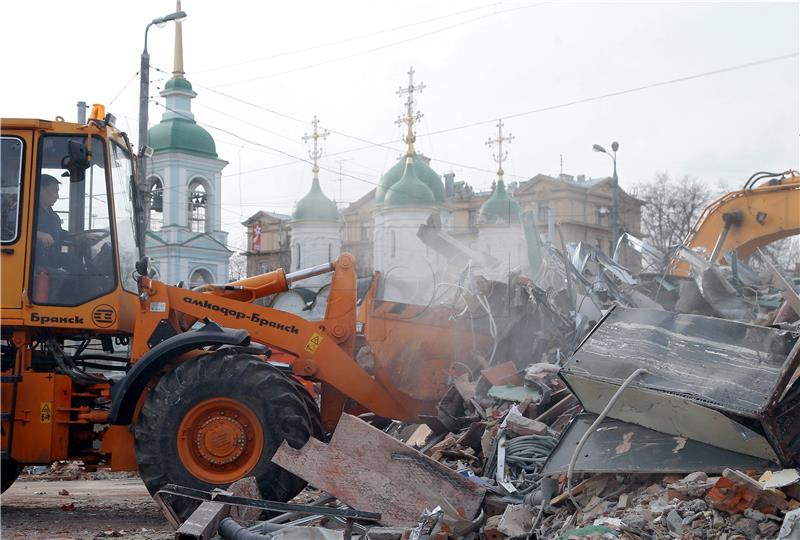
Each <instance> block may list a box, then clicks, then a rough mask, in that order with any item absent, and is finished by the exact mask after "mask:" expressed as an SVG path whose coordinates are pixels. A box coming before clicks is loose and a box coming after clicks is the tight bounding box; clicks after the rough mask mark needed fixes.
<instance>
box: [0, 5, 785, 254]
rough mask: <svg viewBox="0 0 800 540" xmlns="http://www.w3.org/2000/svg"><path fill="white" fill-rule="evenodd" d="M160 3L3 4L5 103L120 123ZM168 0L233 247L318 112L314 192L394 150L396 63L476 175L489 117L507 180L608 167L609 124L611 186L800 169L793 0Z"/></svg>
mask: <svg viewBox="0 0 800 540" xmlns="http://www.w3.org/2000/svg"><path fill="white" fill-rule="evenodd" d="M174 8H175V4H174V2H170V1H167V0H158V1H147V2H112V1H109V0H103V1H101V0H96V1H89V0H82V1H80V2H63V1H55V0H53V1H34V0H31V1H27V2H13V3H11V2H4V3H3V5H2V8H0V9H1V10H2V16H1V17H0V19H2V22H1V23H0V24H1V25H2V26H1V27H0V28H1V29H2V36H3V42H4V44H5V46H6V54H4V55H3V60H2V73H3V76H2V79H3V83H2V85H0V116H3V117H39V118H53V117H55V116H56V115H62V116H64V117H65V118H67V119H68V120H74V119H75V118H76V107H75V103H76V102H77V101H79V100H85V101H87V102H89V103H93V102H98V103H104V104H106V105H107V106H108V107H109V110H110V111H111V112H113V113H114V114H116V115H117V117H118V118H119V125H120V127H121V128H122V129H123V130H125V131H127V132H128V133H129V134H131V136H132V138H133V139H135V138H136V132H137V119H136V118H137V114H138V92H139V87H138V77H137V76H136V73H137V70H138V68H139V55H140V53H141V49H142V41H143V36H144V29H145V26H146V25H147V23H148V22H149V21H150V20H151V19H153V18H155V17H157V16H160V15H165V14H167V13H169V12H171V11H173V10H174ZM182 8H183V9H184V11H186V12H187V13H188V19H187V20H186V21H185V22H184V23H183V39H184V58H185V61H184V63H185V70H186V77H187V79H189V80H190V81H191V82H192V84H193V85H194V89H195V91H197V93H198V97H197V99H195V100H194V101H193V112H194V113H195V115H196V119H197V121H198V122H199V123H201V124H203V125H205V127H206V128H207V129H208V130H209V132H210V133H211V134H212V135H213V136H214V138H215V140H216V143H217V152H218V153H219V155H220V157H221V158H222V159H225V160H227V161H228V162H229V165H228V166H227V167H226V168H225V169H224V171H223V213H222V216H223V224H224V228H225V229H226V230H229V231H230V232H231V233H232V234H231V235H230V238H229V243H230V244H231V245H232V246H233V247H239V246H241V245H242V238H243V228H242V227H241V226H239V225H238V224H239V222H241V221H242V220H243V219H245V218H246V217H247V216H249V215H252V214H253V213H255V212H256V211H258V210H272V211H278V212H283V213H290V212H291V209H292V207H293V205H294V202H295V201H296V200H297V199H299V198H300V197H302V196H303V195H304V194H305V192H306V191H307V190H308V188H309V186H310V183H311V171H310V166H309V165H308V164H307V163H304V162H302V161H299V160H298V159H296V158H300V157H303V158H304V157H306V148H305V145H304V143H303V142H302V141H301V137H302V136H303V134H304V133H306V132H307V131H308V130H309V129H310V126H309V124H310V121H311V119H312V118H313V116H314V115H315V114H316V115H318V116H319V117H320V119H321V124H322V126H324V127H326V128H328V129H329V130H330V131H331V132H332V133H331V134H330V136H329V137H328V139H327V141H326V142H325V144H324V149H325V152H326V155H325V157H323V159H322V163H321V166H322V167H323V171H322V172H321V174H320V176H321V180H322V187H323V189H324V190H325V192H326V193H327V194H328V195H329V196H330V197H332V198H335V199H337V200H340V199H343V200H344V201H353V200H355V199H357V198H358V197H360V196H361V195H363V194H364V193H366V192H367V191H368V190H369V189H371V188H372V187H374V184H375V183H376V182H377V181H378V180H379V178H380V176H381V174H382V173H383V172H384V171H385V170H386V169H387V168H388V167H389V166H391V164H393V163H394V162H395V161H396V160H397V158H398V157H399V155H400V152H401V151H402V148H403V144H402V142H401V141H400V137H401V132H400V128H398V127H397V126H395V124H394V120H395V119H396V118H397V116H398V115H399V114H401V113H402V112H403V102H402V100H401V99H400V98H399V97H398V96H397V95H396V94H395V92H396V90H397V88H398V87H399V86H400V85H403V84H406V82H407V75H406V72H407V71H408V68H409V66H411V65H413V66H414V69H415V70H416V73H417V75H416V77H417V80H418V81H421V82H424V83H425V84H426V86H427V88H425V90H424V91H423V92H422V94H421V95H420V96H419V109H420V110H421V111H422V112H423V113H424V115H425V116H424V118H423V120H422V122H421V124H420V125H419V126H418V144H417V147H418V149H419V150H420V151H422V152H424V153H425V154H427V155H429V156H431V158H432V159H433V161H432V166H433V167H434V168H435V169H436V170H437V171H438V172H439V173H440V174H441V173H444V172H447V171H449V170H453V171H455V173H456V177H457V180H458V179H460V180H466V181H468V182H469V183H470V184H471V185H473V187H474V188H475V189H476V190H481V189H487V188H488V187H489V185H490V184H491V182H492V180H493V178H494V174H493V173H492V171H494V170H495V169H496V165H495V163H494V162H493V160H492V155H491V150H490V149H489V148H488V147H487V146H485V144H484V143H485V141H486V140H487V139H488V138H489V137H492V136H494V135H495V134H496V128H495V123H496V119H497V118H499V117H509V118H507V119H506V120H505V129H506V131H507V132H509V133H512V134H513V135H514V136H515V140H514V141H513V142H512V143H511V144H510V145H509V147H508V151H509V159H508V162H507V164H506V166H505V171H506V176H507V179H510V180H515V179H527V178H530V177H531V176H533V175H535V174H537V173H540V172H541V173H546V174H558V172H559V170H560V157H561V156H563V162H564V172H565V173H568V174H573V175H577V174H585V175H587V176H590V177H599V176H606V175H608V174H610V170H611V162H610V160H609V159H608V158H607V157H605V156H603V155H600V154H597V153H594V152H592V151H591V147H592V144H593V143H599V144H603V145H605V146H607V147H609V146H610V144H611V141H613V140H618V141H619V142H620V150H619V160H618V163H619V175H620V183H621V184H622V186H623V187H624V188H629V187H631V186H632V185H634V184H636V183H638V182H641V181H645V180H649V179H652V178H653V177H654V175H655V174H656V173H658V172H662V171H667V172H669V173H670V175H672V176H673V177H677V176H681V175H684V174H686V175H689V176H692V177H696V178H699V179H701V180H702V181H704V182H707V183H708V184H709V185H711V186H713V187H716V186H718V185H719V184H720V182H726V183H727V184H728V185H729V186H731V187H734V186H739V185H740V184H741V183H742V182H743V181H744V180H745V179H746V178H747V177H748V176H749V175H750V174H752V173H753V172H756V171H762V170H767V171H779V170H780V171H782V170H786V169H789V168H794V169H797V168H800V166H799V165H798V162H800V156H799V152H798V133H799V132H800V125H799V124H800V120H799V118H800V104H799V103H800V101H799V98H798V96H800V82H799V79H800V77H799V75H798V73H799V72H800V68H799V64H798V56H797V52H798V49H800V46H799V45H798V35H799V32H798V29H799V26H800V22H799V20H798V19H799V17H800V10H798V4H797V2H787V3H764V2H760V3H705V2H692V3H644V2H640V3H577V2H558V3H546V2H525V1H501V2H492V1H491V0H485V1H483V2H480V1H475V0H469V1H463V0H462V1H448V2H444V1H440V2H431V1H419V2H395V1H391V2H390V1H381V2H366V1H364V2H355V1H336V2H330V1H328V2H322V1H320V2H304V1H295V2H244V1H231V0H229V1H227V2H224V3H222V2H210V1H200V0H184V1H183V5H182ZM173 43H174V25H172V24H170V25H167V26H165V27H164V28H155V27H154V28H152V29H151V30H150V37H149V50H150V54H151V64H152V66H154V69H153V70H152V71H151V81H152V85H151V95H152V96H153V97H154V99H155V101H156V102H157V103H153V104H151V106H150V122H151V125H152V124H153V123H156V122H158V121H159V120H160V118H161V114H162V112H163V108H162V107H161V106H160V105H159V104H158V103H163V98H160V96H158V90H159V89H160V88H161V87H163V84H164V82H165V78H168V77H169V76H170V75H168V74H167V75H165V74H164V73H162V72H160V71H158V70H164V71H166V72H171V71H172V58H173ZM786 55H793V56H790V57H788V58H784V59H778V60H770V59H775V58H776V57H780V56H786ZM767 60H769V61H767ZM761 61H766V62H764V63H759V64H757V65H752V66H750V67H746V68H742V69H736V70H732V71H724V72H721V73H716V74H712V75H709V76H705V77H699V78H693V79H690V80H686V81H681V82H676V83H674V84H663V85H658V86H655V87H652V88H647V89H642V90H638V91H632V92H629V93H622V94H620V95H615V96H612V97H606V98H602V96H604V95H607V94H612V93H617V92H621V91H626V90H631V89H637V88H641V87H645V86H650V85H654V84H658V83H664V82H667V81H672V80H675V79H681V78H684V77H690V76H693V75H699V74H703V73H707V72H715V71H718V70H726V69H727V68H731V67H736V66H741V65H743V64H750V63H757V62H761ZM156 68H157V69H158V70H157V69H156ZM590 98H598V99H590ZM584 100H587V101H584ZM246 102H247V103H246ZM575 102H578V103H575ZM543 109H548V110H543ZM531 111H534V112H531ZM536 111H538V112H536ZM527 112H531V113H530V114H522V113H527ZM298 120H300V121H298ZM462 126H469V127H462ZM218 128H219V129H218ZM456 128H460V129H456ZM220 129H221V130H224V131H220ZM376 143H379V144H376ZM287 154H288V156H287ZM340 166H341V169H342V171H343V176H342V181H341V182H339V175H338V171H339V168H340ZM340 190H341V195H340Z"/></svg>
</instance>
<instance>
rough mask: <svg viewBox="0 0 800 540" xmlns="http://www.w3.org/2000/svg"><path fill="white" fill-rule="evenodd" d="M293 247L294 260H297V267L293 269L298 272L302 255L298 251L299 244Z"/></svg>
mask: <svg viewBox="0 0 800 540" xmlns="http://www.w3.org/2000/svg"><path fill="white" fill-rule="evenodd" d="M294 247H295V252H296V253H295V254H296V257H295V259H297V265H296V266H295V267H294V269H295V270H300V264H301V263H300V257H301V255H302V253H301V251H300V244H295V245H294Z"/></svg>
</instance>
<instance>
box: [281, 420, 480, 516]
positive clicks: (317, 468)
mask: <svg viewBox="0 0 800 540" xmlns="http://www.w3.org/2000/svg"><path fill="white" fill-rule="evenodd" d="M272 461H273V462H275V463H277V464H278V465H280V466H281V467H283V468H284V469H286V470H288V471H290V472H292V473H294V474H296V475H298V476H300V477H301V478H303V479H304V480H306V481H308V482H309V483H311V484H312V485H314V486H315V487H317V488H318V489H321V490H323V491H326V492H328V493H330V494H332V495H335V496H336V497H337V498H338V499H339V500H341V501H342V502H344V503H346V504H347V505H349V506H351V507H353V508H357V509H359V510H366V511H370V512H378V513H380V514H381V516H382V519H381V522H382V523H383V524H385V525H391V526H414V525H416V524H417V521H418V518H419V516H420V514H421V513H422V512H424V511H425V510H431V509H433V508H435V507H436V506H442V507H453V508H455V509H456V511H457V512H458V513H459V517H461V518H463V519H469V520H471V519H473V518H474V517H475V515H476V514H477V512H478V510H479V508H480V505H481V501H482V500H483V495H484V492H485V490H484V489H483V488H481V487H480V486H478V485H477V484H475V483H473V482H471V481H470V480H468V479H467V478H465V477H463V476H461V475H460V474H458V473H456V472H455V471H452V470H450V469H449V468H447V467H445V466H444V465H442V464H440V463H438V462H436V461H434V460H432V459H430V458H429V457H428V456H426V455H424V454H422V453H421V452H418V451H416V450H414V449H413V448H410V447H408V446H407V445H405V444H403V443H402V442H400V441H398V440H396V439H394V438H393V437H390V436H389V435H387V434H385V433H383V432H382V431H380V430H378V429H375V428H374V427H372V426H370V425H369V424H367V423H366V422H363V421H362V420H359V419H358V418H356V417H354V416H350V415H348V414H344V415H342V418H341V419H340V420H339V425H338V427H337V428H336V432H335V433H334V434H333V438H332V439H331V442H330V444H324V443H322V442H320V441H318V440H316V439H314V438H311V439H309V440H308V442H307V443H306V445H305V446H304V447H303V448H301V449H299V450H295V449H293V448H291V447H290V446H289V445H288V444H286V442H285V441H284V443H283V444H282V445H281V447H280V448H279V449H278V451H277V452H276V453H275V455H274V456H273V457H272Z"/></svg>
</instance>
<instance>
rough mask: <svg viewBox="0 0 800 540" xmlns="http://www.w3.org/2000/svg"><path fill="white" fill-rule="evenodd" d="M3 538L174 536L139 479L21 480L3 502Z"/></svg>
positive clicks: (150, 539) (147, 539)
mask: <svg viewBox="0 0 800 540" xmlns="http://www.w3.org/2000/svg"><path fill="white" fill-rule="evenodd" d="M0 516H1V517H2V522H1V525H2V538H3V540H6V539H13V538H48V539H80V540H85V539H86V540H93V539H95V538H125V539H131V540H162V539H163V540H166V539H168V538H174V535H175V533H174V531H172V529H171V528H170V526H169V524H168V523H167V521H166V520H165V519H164V517H163V515H162V514H161V512H160V511H159V509H158V506H156V503H155V502H153V499H152V498H151V497H150V495H149V494H148V493H147V489H146V488H145V487H144V484H142V482H141V480H139V478H138V477H127V478H103V479H77V480H61V479H58V478H53V477H50V476H48V475H39V476H36V475H22V476H21V477H20V478H19V479H18V480H17V481H16V482H15V483H14V485H13V486H11V487H10V488H9V489H8V491H6V492H5V493H3V495H2V497H0Z"/></svg>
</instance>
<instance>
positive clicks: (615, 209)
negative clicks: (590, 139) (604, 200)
mask: <svg viewBox="0 0 800 540" xmlns="http://www.w3.org/2000/svg"><path fill="white" fill-rule="evenodd" d="M592 150H594V151H595V152H601V153H603V154H605V155H607V156H608V157H610V158H611V161H612V162H613V163H614V176H613V178H612V180H611V242H612V245H613V247H612V248H611V251H612V253H611V255H613V251H614V249H616V246H617V241H618V240H619V236H620V234H619V178H618V177H617V150H619V143H618V142H617V141H614V142H612V143H611V151H612V152H614V153H613V154H612V153H611V152H609V151H608V150H606V149H605V148H603V147H602V146H600V145H599V144H595V145H593V146H592Z"/></svg>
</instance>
